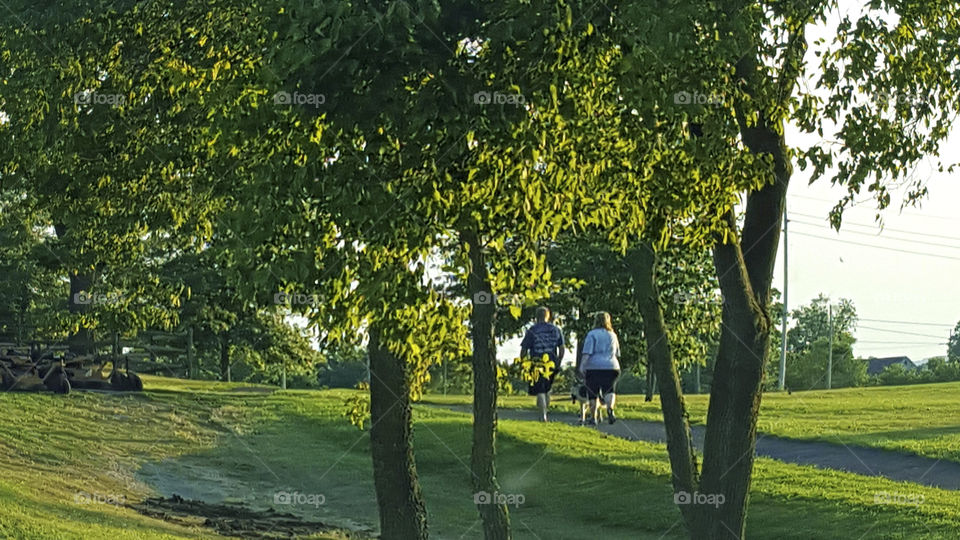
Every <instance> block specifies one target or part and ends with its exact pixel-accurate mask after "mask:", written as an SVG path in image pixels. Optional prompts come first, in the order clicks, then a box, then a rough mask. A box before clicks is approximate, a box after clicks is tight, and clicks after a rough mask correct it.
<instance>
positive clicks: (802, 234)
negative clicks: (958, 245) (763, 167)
mask: <svg viewBox="0 0 960 540" xmlns="http://www.w3.org/2000/svg"><path fill="white" fill-rule="evenodd" d="M793 234H799V235H800V236H809V237H810V238H819V239H821V240H829V241H831V242H840V243H843V244H852V245H855V246H863V247H870V248H876V249H885V250H887V251H896V252H899V253H910V254H912V255H926V256H927V257H935V258H937V259H948V260H951V261H960V257H950V256H949V255H937V254H936V253H925V252H923V251H911V250H908V249H897V248H892V247H886V246H878V245H876V244H864V243H863V242H854V241H852V240H841V239H839V238H830V237H829V236H818V235H816V234H809V233H803V232H794V233H793Z"/></svg>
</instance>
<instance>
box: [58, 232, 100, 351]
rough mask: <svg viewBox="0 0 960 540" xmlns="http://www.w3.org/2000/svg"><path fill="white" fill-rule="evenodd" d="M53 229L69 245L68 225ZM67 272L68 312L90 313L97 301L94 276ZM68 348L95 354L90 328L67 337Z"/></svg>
mask: <svg viewBox="0 0 960 540" xmlns="http://www.w3.org/2000/svg"><path fill="white" fill-rule="evenodd" d="M53 228H54V232H56V233H57V238H58V239H59V240H61V241H63V242H64V244H67V243H68V241H69V240H68V239H67V235H68V233H69V231H68V230H67V227H66V225H65V224H63V223H57V224H55V225H54V227H53ZM65 270H67V273H68V275H69V277H70V292H69V293H68V294H69V295H70V296H69V297H68V298H67V306H68V307H67V311H68V312H69V313H70V314H71V315H79V314H82V313H86V312H87V311H90V306H91V305H92V303H93V302H94V300H95V299H94V297H93V296H92V294H91V293H92V291H91V290H90V288H91V286H92V285H93V274H92V273H91V272H85V273H80V272H74V271H72V270H71V269H69V268H66V269H65ZM67 347H68V348H69V350H70V352H72V353H74V354H77V355H86V354H93V352H94V350H93V349H94V346H93V332H91V330H90V329H89V328H86V327H83V326H81V327H80V328H79V329H78V330H77V331H76V332H73V333H71V334H70V335H69V336H67Z"/></svg>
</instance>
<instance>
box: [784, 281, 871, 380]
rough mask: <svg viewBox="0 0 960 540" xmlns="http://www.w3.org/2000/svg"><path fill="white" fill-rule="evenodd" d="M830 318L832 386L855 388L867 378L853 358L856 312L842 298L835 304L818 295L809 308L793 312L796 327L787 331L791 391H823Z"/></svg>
mask: <svg viewBox="0 0 960 540" xmlns="http://www.w3.org/2000/svg"><path fill="white" fill-rule="evenodd" d="M831 310H832V317H833V323H832V324H833V382H832V384H831V386H832V387H844V386H858V385H860V384H862V383H863V381H864V380H865V379H866V365H865V364H864V363H863V362H861V361H859V360H856V359H854V356H853V343H854V342H856V339H854V337H853V333H852V332H853V331H854V330H855V329H856V326H857V309H856V307H855V306H854V305H853V302H852V301H851V300H849V299H846V298H841V299H840V300H839V301H838V302H837V303H836V304H835V305H832V306H831V304H830V300H829V299H828V298H827V297H826V296H824V295H822V294H821V295H819V296H817V298H815V299H814V300H813V301H812V302H811V303H810V304H809V305H806V306H801V307H799V308H797V309H795V310H793V313H792V316H793V319H794V321H795V324H794V326H793V327H792V328H790V330H788V331H787V351H788V352H787V381H788V382H787V386H788V387H789V388H790V389H792V390H811V389H813V388H825V387H826V386H825V381H826V370H827V366H828V364H829V359H828V350H829V343H830V341H831V338H830V324H831V323H830V317H831Z"/></svg>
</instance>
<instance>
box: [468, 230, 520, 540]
mask: <svg viewBox="0 0 960 540" xmlns="http://www.w3.org/2000/svg"><path fill="white" fill-rule="evenodd" d="M462 238H463V241H464V242H465V243H466V244H467V250H468V254H469V258H470V274H469V276H468V277H467V291H468V294H469V295H470V297H471V298H473V299H474V302H473V310H472V311H471V313H470V331H471V337H472V338H473V451H472V452H471V454H470V469H471V471H472V472H473V487H474V490H475V493H474V502H475V503H476V505H477V510H478V511H479V512H480V518H481V520H482V521H483V534H484V537H485V538H486V539H487V540H506V539H509V538H511V534H510V515H509V513H508V511H507V505H506V504H502V503H498V502H497V494H498V493H499V491H500V485H499V483H498V482H497V468H496V463H495V458H496V437H497V345H496V339H495V338H496V335H495V322H496V314H497V305H496V299H495V298H494V297H493V294H492V287H491V286H490V279H489V275H488V273H487V265H486V259H485V257H484V254H483V248H482V246H480V243H479V238H478V237H477V235H476V234H475V233H473V232H472V231H471V232H467V233H464V234H463V235H462ZM481 300H486V301H485V302H484V301H481Z"/></svg>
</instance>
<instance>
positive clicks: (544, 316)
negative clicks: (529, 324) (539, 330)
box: [537, 306, 550, 322]
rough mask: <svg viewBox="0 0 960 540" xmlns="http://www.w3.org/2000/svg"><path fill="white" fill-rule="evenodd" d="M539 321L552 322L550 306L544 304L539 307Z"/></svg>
mask: <svg viewBox="0 0 960 540" xmlns="http://www.w3.org/2000/svg"><path fill="white" fill-rule="evenodd" d="M537 322H550V308H546V307H544V306H540V307H538V308H537Z"/></svg>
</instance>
